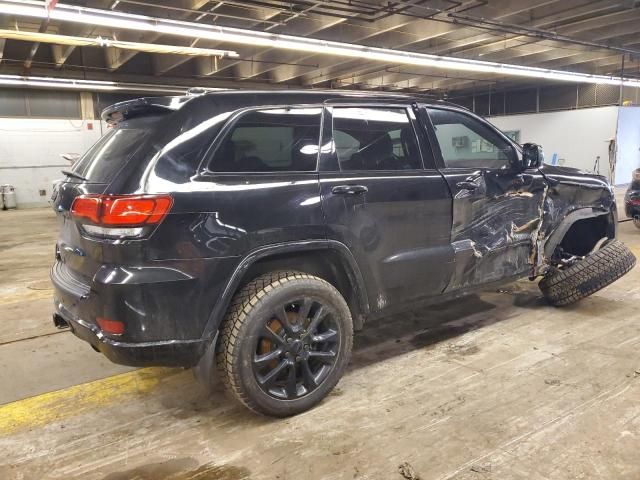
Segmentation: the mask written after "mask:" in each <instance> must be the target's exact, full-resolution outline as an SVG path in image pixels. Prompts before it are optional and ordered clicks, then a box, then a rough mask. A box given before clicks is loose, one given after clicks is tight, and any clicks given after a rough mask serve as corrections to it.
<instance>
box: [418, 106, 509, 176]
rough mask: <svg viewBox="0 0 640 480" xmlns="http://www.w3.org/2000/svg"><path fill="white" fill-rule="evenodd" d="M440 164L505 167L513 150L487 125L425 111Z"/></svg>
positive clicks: (452, 113)
mask: <svg viewBox="0 0 640 480" xmlns="http://www.w3.org/2000/svg"><path fill="white" fill-rule="evenodd" d="M428 111H429V116H430V117H431V122H432V123H433V127H434V129H435V133H436V137H437V139H438V143H439V144H440V151H441V152H442V158H443V160H444V164H445V166H447V167H466V168H505V167H507V166H508V165H509V161H510V159H511V156H512V155H514V153H515V152H514V150H513V147H512V146H511V145H510V144H509V143H508V142H507V141H506V140H505V139H504V138H502V137H501V136H500V135H498V134H497V133H496V132H495V131H493V130H492V129H491V128H489V127H488V126H487V125H485V124H483V123H482V122H480V121H478V120H477V119H475V118H473V117H472V116H470V115H466V114H464V113H461V112H455V111H451V110H438V109H428Z"/></svg>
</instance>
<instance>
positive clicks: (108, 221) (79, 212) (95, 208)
mask: <svg viewBox="0 0 640 480" xmlns="http://www.w3.org/2000/svg"><path fill="white" fill-rule="evenodd" d="M172 204H173V199H172V198H171V196H170V195H80V196H79V197H76V199H75V200H74V201H73V205H72V206H71V215H72V216H74V217H75V218H77V219H80V220H82V219H85V220H89V221H90V222H91V223H93V224H96V225H104V226H110V225H113V226H131V227H137V226H144V225H154V224H157V223H160V222H161V221H162V219H163V218H164V217H165V216H166V215H167V213H168V212H169V210H170V209H171V205H172Z"/></svg>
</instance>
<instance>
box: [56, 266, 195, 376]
mask: <svg viewBox="0 0 640 480" xmlns="http://www.w3.org/2000/svg"><path fill="white" fill-rule="evenodd" d="M153 280H154V281H153V282H151V283H147V284H144V283H143V284H138V285H134V286H133V287H131V286H119V285H104V284H102V285H100V284H95V282H94V286H89V285H86V284H84V283H83V282H82V281H80V280H78V278H76V277H74V276H73V275H72V274H71V273H70V271H69V270H68V269H67V268H66V266H65V265H64V264H62V263H61V262H56V263H55V264H54V266H53V267H52V269H51V281H52V283H53V287H54V316H53V318H54V320H53V321H54V324H55V325H56V326H58V327H66V326H68V327H69V328H70V329H71V331H72V332H73V334H74V335H76V336H77V337H78V338H80V339H82V340H84V341H86V342H88V343H89V344H91V346H93V347H94V349H96V350H97V351H99V352H101V353H103V354H104V355H105V356H106V357H107V358H108V359H109V360H111V361H112V362H115V363H119V364H122V365H131V366H169V367H192V366H194V365H196V364H197V363H198V360H199V359H200V357H201V356H202V354H203V353H204V350H205V348H206V344H207V342H206V341H205V340H204V339H202V338H197V339H189V338H187V339H185V338H184V337H183V338H180V337H179V335H180V333H184V332H176V331H174V330H172V329H169V328H166V324H167V323H168V322H159V323H160V325H158V327H160V328H159V329H157V327H156V324H155V323H154V322H148V323H147V325H146V326H148V327H154V328H153V329H149V328H141V327H145V325H144V324H141V323H139V322H137V321H136V320H138V319H137V318H136V316H135V312H132V313H133V314H132V313H131V312H126V310H124V311H125V312H126V313H129V314H128V315H127V314H125V313H123V310H118V309H116V310H115V311H116V312H119V313H120V315H118V316H116V317H115V318H117V319H118V320H122V321H123V322H124V323H125V325H126V327H125V329H129V330H131V329H133V335H134V338H131V336H125V335H123V337H124V338H119V337H118V336H116V335H111V334H106V333H105V332H103V331H102V330H101V329H100V327H99V326H98V325H97V324H96V323H95V319H96V317H97V316H102V315H104V312H105V311H108V310H107V309H109V308H113V307H114V305H115V306H117V305H127V304H129V305H131V304H133V302H134V301H135V300H138V303H137V304H136V306H137V307H139V308H144V309H145V311H142V310H139V308H137V309H136V310H139V311H140V312H141V313H142V314H149V316H153V315H154V314H156V316H159V315H157V313H156V312H157V311H156V310H153V309H152V306H153V305H154V304H153V303H150V304H146V303H145V302H143V303H140V301H139V299H140V297H141V296H140V295H139V291H138V290H137V288H145V289H147V290H146V292H147V293H155V292H156V291H159V292H160V293H163V294H164V295H165V298H166V297H167V293H166V290H167V289H168V288H170V287H172V286H173V287H175V284H174V282H172V281H171V279H169V280H168V281H159V280H160V279H159V278H157V277H156V278H154V279H153ZM163 280H164V279H163ZM94 288H98V289H99V291H96V290H94ZM172 290H175V288H174V289H172ZM143 298H144V297H143ZM170 303H171V304H172V305H174V304H175V309H170V308H166V305H165V309H164V310H165V311H164V314H165V316H166V315H171V316H173V315H175V311H176V310H177V309H178V308H180V307H181V306H182V309H183V310H187V307H185V306H183V305H181V303H182V302H177V301H176V302H170ZM129 310H130V309H129ZM168 310H173V311H168ZM112 311H113V310H112ZM111 318H114V317H111ZM187 318H188V317H187ZM141 333H144V334H146V336H147V338H144V336H141ZM125 334H126V332H125ZM160 335H162V336H160ZM154 336H155V338H154ZM158 336H160V338H161V339H162V340H157V338H158ZM149 337H151V338H149ZM176 337H177V338H176ZM165 339H166V340H165Z"/></svg>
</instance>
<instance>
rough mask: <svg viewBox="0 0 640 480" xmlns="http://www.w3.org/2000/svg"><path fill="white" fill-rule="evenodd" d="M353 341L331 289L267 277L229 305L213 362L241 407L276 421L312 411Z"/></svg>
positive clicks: (300, 277)
mask: <svg viewBox="0 0 640 480" xmlns="http://www.w3.org/2000/svg"><path fill="white" fill-rule="evenodd" d="M352 340H353V326H352V322H351V314H350V312H349V308H348V307H347V304H346V302H345V301H344V299H343V298H342V296H341V295H340V293H339V292H338V291H337V290H336V289H335V288H334V287H333V286H332V285H331V284H329V283H328V282H326V281H324V280H322V279H320V278H318V277H314V276H312V275H308V274H305V273H299V272H273V273H269V274H266V275H262V276H260V277H258V278H256V279H255V280H253V281H252V282H250V283H249V284H247V285H246V286H245V287H244V288H243V289H242V290H240V292H238V293H237V294H236V296H235V297H234V300H233V302H232V305H231V307H230V308H229V311H228V313H227V317H226V318H225V320H224V325H223V329H222V334H221V342H220V348H219V351H218V354H217V362H218V366H219V368H220V370H221V373H222V377H223V380H224V381H225V384H226V386H227V387H228V388H229V390H230V391H231V392H232V393H233V394H234V396H235V397H236V398H237V399H238V400H239V401H240V402H241V403H243V404H244V405H245V406H246V407H248V408H250V409H251V410H253V411H255V412H259V413H263V414H266V415H273V416H278V417H283V416H288V415H295V414H296V413H300V412H303V411H305V410H307V409H309V408H311V407H312V406H314V405H315V404H316V403H318V402H319V401H320V400H322V399H323V398H324V397H325V396H326V395H327V394H328V393H329V392H330V391H331V389H333V387H334V386H335V385H336V383H338V380H339V379H340V377H341V376H342V373H343V371H344V369H345V367H346V365H347V363H348V361H349V357H350V354H351V347H352Z"/></svg>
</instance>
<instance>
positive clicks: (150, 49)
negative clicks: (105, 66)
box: [0, 29, 239, 58]
mask: <svg viewBox="0 0 640 480" xmlns="http://www.w3.org/2000/svg"><path fill="white" fill-rule="evenodd" d="M0 38H5V39H11V40H22V41H26V42H38V43H54V44H57V45H73V46H76V47H113V48H120V49H123V50H135V51H138V52H147V53H166V54H175V55H189V56H203V57H220V58H225V57H233V58H237V57H238V56H239V55H238V53H237V52H234V51H232V50H218V49H214V48H199V47H183V46H179V45H159V44H155V43H141V42H125V41H122V40H112V39H109V38H102V37H97V38H86V37H74V36H71V35H58V34H54V33H43V32H25V31H19V30H6V29H0Z"/></svg>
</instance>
